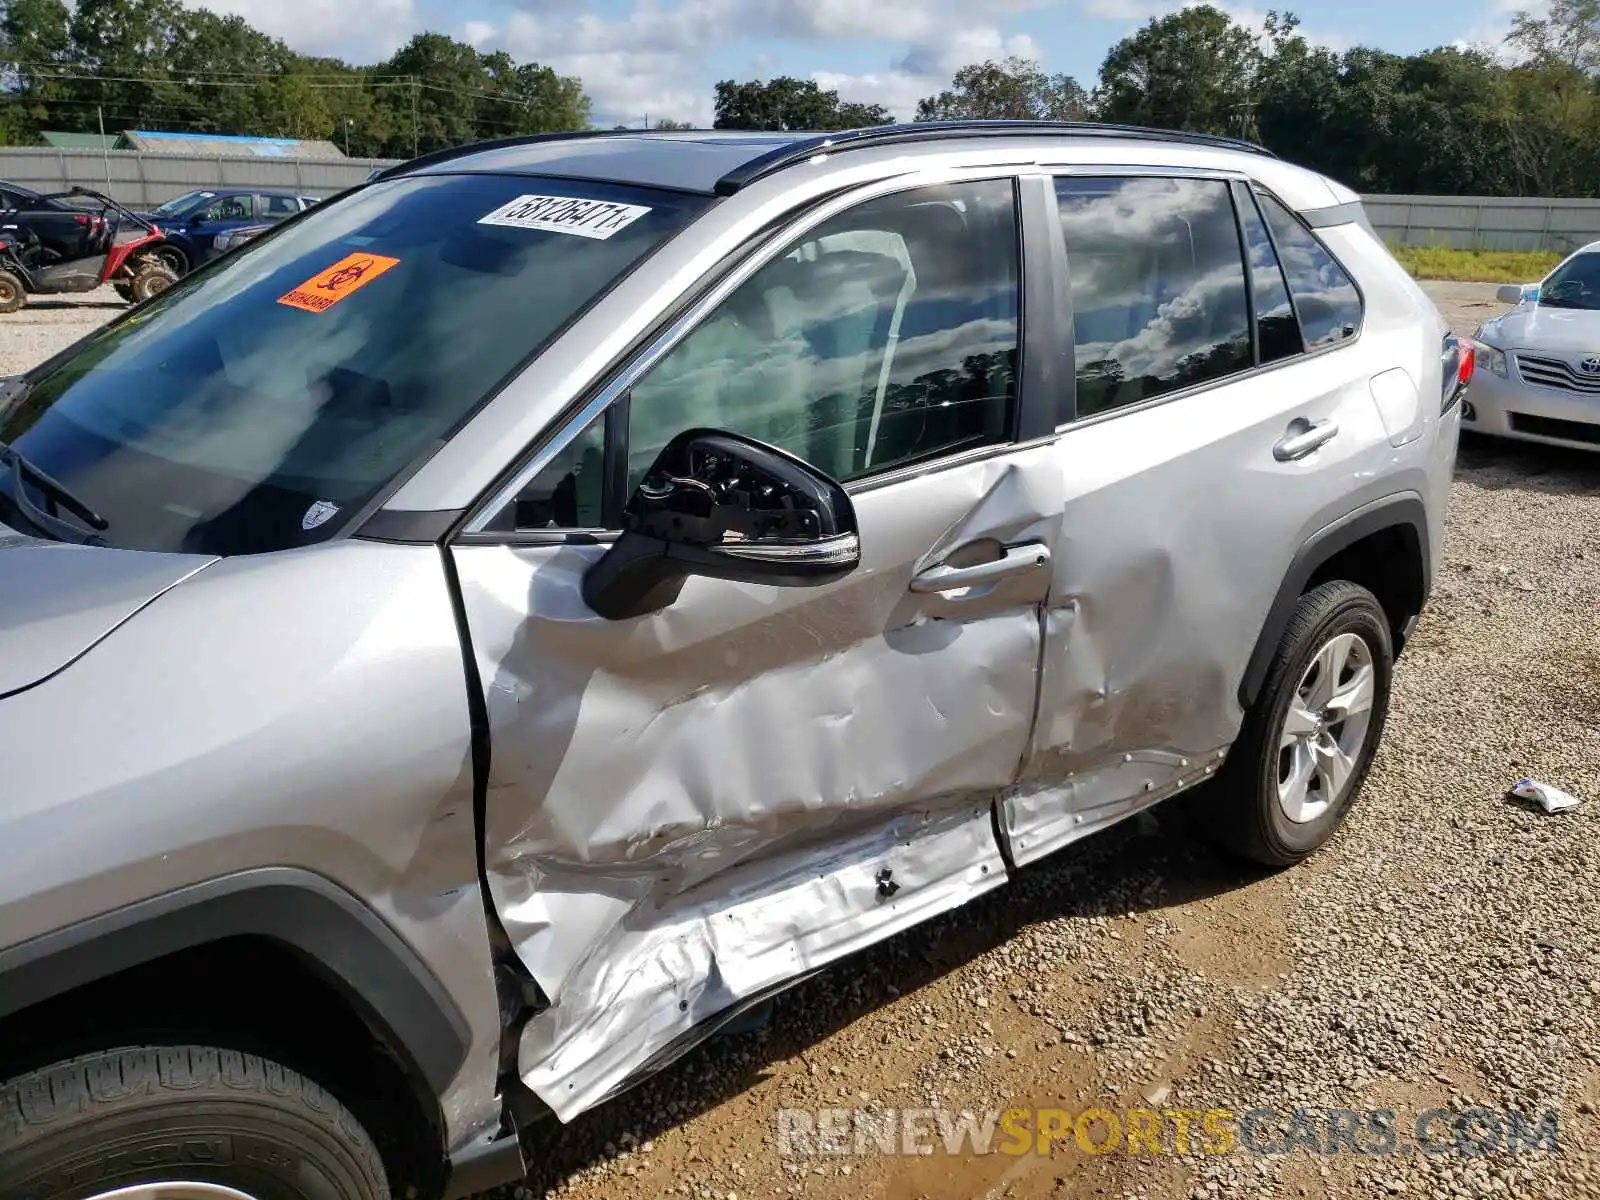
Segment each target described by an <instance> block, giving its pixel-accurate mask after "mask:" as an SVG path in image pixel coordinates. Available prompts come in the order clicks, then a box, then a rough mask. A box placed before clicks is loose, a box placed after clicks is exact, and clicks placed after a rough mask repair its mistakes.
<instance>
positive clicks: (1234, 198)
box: [1228, 179, 1305, 367]
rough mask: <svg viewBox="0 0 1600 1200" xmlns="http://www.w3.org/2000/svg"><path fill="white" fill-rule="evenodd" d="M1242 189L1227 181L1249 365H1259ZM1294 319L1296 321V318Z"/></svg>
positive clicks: (1258, 324)
mask: <svg viewBox="0 0 1600 1200" xmlns="http://www.w3.org/2000/svg"><path fill="white" fill-rule="evenodd" d="M1244 190H1246V189H1245V186H1244V184H1242V183H1240V182H1239V181H1238V180H1237V179H1234V180H1230V181H1229V183H1228V199H1229V201H1230V202H1231V203H1232V205H1233V232H1234V234H1235V235H1236V236H1237V237H1238V239H1239V256H1240V261H1241V262H1243V264H1244V309H1245V312H1246V313H1248V314H1249V321H1250V365H1251V366H1252V367H1259V366H1260V365H1261V312H1260V310H1259V309H1257V308H1256V281H1255V271H1253V270H1252V269H1251V266H1250V241H1249V239H1248V238H1247V237H1246V236H1245V232H1244V201H1243V200H1241V199H1240V197H1239V193H1240V192H1242V191H1244ZM1250 203H1251V204H1252V205H1253V204H1255V201H1254V200H1251V201H1250ZM1262 224H1263V225H1265V224H1266V222H1265V221H1263V222H1262ZM1267 245H1269V246H1271V245H1272V243H1271V242H1268V243H1267ZM1272 253H1273V257H1274V259H1276V257H1277V253H1278V252H1277V249H1276V248H1274V249H1273V251H1272ZM1278 273H1279V274H1280V275H1281V274H1283V266H1282V264H1279V266H1278ZM1283 290H1284V292H1285V293H1287V292H1288V291H1289V281H1288V280H1287V279H1285V280H1284V282H1283ZM1291 303H1292V301H1291ZM1296 320H1297V321H1298V318H1296ZM1300 344H1301V346H1302V347H1303V346H1304V345H1305V338H1304V337H1302V338H1301V339H1300Z"/></svg>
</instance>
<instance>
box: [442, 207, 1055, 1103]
mask: <svg viewBox="0 0 1600 1200" xmlns="http://www.w3.org/2000/svg"><path fill="white" fill-rule="evenodd" d="M952 188H953V190H952ZM1012 188H1013V181H1012V180H1010V179H1008V178H1002V179H998V180H988V181H979V182H975V183H972V184H970V185H951V187H946V188H942V189H940V188H936V189H912V190H910V191H903V192H897V193H896V194H895V195H894V196H890V197H885V198H882V199H880V200H878V201H875V202H864V203H860V204H850V205H846V206H844V208H843V209H842V211H839V212H837V213H836V214H835V215H834V216H833V217H831V218H826V219H823V218H818V219H821V220H822V224H821V225H820V226H818V227H816V228H813V229H810V230H809V231H804V232H798V233H797V234H796V241H795V243H794V245H793V247H792V249H790V250H789V251H787V252H782V251H780V252H779V253H778V254H777V255H776V256H775V257H774V258H773V259H772V260H771V261H770V262H769V263H768V264H767V265H765V266H762V267H761V268H760V269H759V270H755V271H754V272H753V273H750V274H749V275H748V278H747V279H745V281H744V282H742V283H740V284H739V286H738V287H737V289H736V290H734V291H732V293H731V294H730V295H728V296H726V297H725V298H724V299H722V300H720V301H718V302H717V303H716V304H714V305H708V306H707V307H706V309H705V311H703V312H702V313H701V314H700V315H699V316H698V317H697V318H696V320H695V321H694V322H693V325H692V328H691V330H690V332H689V333H688V334H687V336H684V337H682V340H681V341H678V340H674V341H673V342H672V343H671V346H670V349H668V350H666V352H665V353H664V354H663V356H661V357H660V358H659V360H658V361H655V362H654V365H653V366H651V367H650V368H649V369H648V370H647V371H645V372H644V373H643V374H642V375H641V376H640V377H639V378H637V379H636V380H634V381H632V382H631V385H630V387H629V388H628V390H627V392H626V393H623V394H619V395H618V397H617V400H618V403H621V402H622V401H623V400H625V401H626V406H627V407H626V408H625V409H624V410H622V411H624V412H626V413H627V417H626V422H627V438H626V472H627V474H628V476H629V478H630V479H633V478H637V477H638V476H639V475H640V474H642V473H643V471H644V470H645V468H647V467H648V465H649V462H650V461H651V459H652V457H653V455H654V453H655V451H656V449H657V448H658V447H659V446H660V445H661V444H663V443H664V442H665V441H666V440H667V439H668V438H669V437H671V436H672V435H673V434H675V433H676V432H678V431H679V430H680V429H682V428H687V427H689V426H692V425H707V424H710V425H717V426H720V427H722V428H727V429H732V430H734V431H736V432H740V433H744V434H746V435H748V436H754V437H758V438H762V439H763V440H767V441H771V442H774V443H777V444H780V445H783V446H784V447H785V448H786V449H790V450H793V451H794V452H796V453H801V454H803V455H805V456H806V457H808V458H810V459H811V460H812V461H813V462H818V463H822V464H825V466H826V468H827V469H829V470H830V471H832V472H833V473H835V474H836V476H838V477H841V478H845V479H846V480H847V481H848V485H849V487H850V490H851V493H852V497H853V500H854V503H855V505H856V510H857V519H858V524H859V529H860V537H861V546H862V561H861V565H860V567H859V569H858V570H856V571H855V572H854V573H853V574H852V575H850V576H849V577H847V578H845V579H843V580H841V581H839V582H837V583H834V584H831V585H828V586H826V587H819V588H793V589H788V588H778V587H766V586H750V585H741V584H736V583H731V582H727V581H719V580H709V579H690V580H689V581H688V582H687V583H686V585H685V586H684V588H683V591H682V593H681V595H680V597H679V599H678V600H677V601H676V602H675V603H674V604H672V605H671V606H670V607H669V608H667V609H665V610H663V611H661V612H659V613H655V614H652V615H649V616H646V617H642V618H639V619H636V620H628V621H616V622H613V621H607V620H604V619H602V618H600V617H599V616H597V615H596V614H595V613H594V612H592V611H590V610H589V609H588V608H587V606H586V605H585V604H584V602H583V599H582V595H581V587H580V584H581V580H582V577H583V574H584V572H585V571H586V570H587V569H588V568H589V567H590V566H591V565H593V564H594V563H595V562H596V561H598V559H599V558H600V557H601V555H602V554H603V553H604V552H605V549H606V546H605V544H604V539H603V536H601V538H600V542H599V544H596V536H594V535H589V536H585V535H579V534H573V535H570V536H569V535H566V534H563V533H561V532H560V531H559V530H550V529H548V528H546V529H545V531H544V532H543V533H542V534H540V535H538V536H541V537H543V538H544V539H545V540H546V542H547V544H527V543H528V542H529V540H530V538H532V537H533V536H534V535H533V534H531V533H524V534H521V535H517V536H513V537H509V538H507V539H505V540H504V541H503V543H502V544H486V542H485V540H484V539H482V538H480V539H479V540H478V542H477V544H460V545H457V546H455V547H454V548H453V550H452V553H453V557H454V561H455V566H456V571H457V573H458V575H459V579H460V586H461V590H462V595H463V599H464V606H465V614H466V619H467V625H468V629H469V633H470V637H471V643H472V651H473V655H474V658H475V662H476V666H477V671H478V674H479V676H480V677H481V686H482V689H483V695H484V700H485V704H486V707H487V715H488V723H489V733H490V763H489V777H488V793H487V810H486V829H485V835H486V837H485V841H486V847H485V855H486V867H487V875H488V882H489V886H490V889H491V892H492V896H493V901H494V904H495V907H496V909H497V911H498V913H499V916H500V919H501V921H502V923H503V924H504V927H505V929H506V931H507V933H508V934H509V936H510V939H511V941H512V943H513V945H514V947H515V950H516V952H517V954H518V955H519V957H520V959H521V961H522V962H523V964H524V965H525V966H526V968H527V970H528V971H529V973H530V974H531V975H532V976H533V977H534V979H535V980H537V981H538V983H539V985H540V987H541V989H542V990H543V991H544V993H545V994H546V995H547V996H548V998H549V1000H550V1002H551V1003H550V1007H549V1008H548V1009H547V1010H546V1011H544V1012H542V1013H540V1014H539V1015H537V1016H535V1017H534V1018H532V1020H531V1021H530V1023H529V1024H528V1026H527V1028H526V1030H525V1034H524V1037H523V1041H522V1045H521V1050H520V1069H521V1074H522V1077H523V1079H524V1080H525V1082H526V1083H527V1084H528V1086H529V1087H530V1088H531V1089H532V1090H533V1091H534V1092H536V1093H537V1094H538V1095H539V1096H540V1097H541V1098H542V1099H544V1100H545V1101H546V1102H547V1103H549V1104H550V1105H551V1106H552V1108H553V1109H554V1110H555V1111H556V1113H557V1114H558V1115H559V1116H560V1117H561V1118H562V1119H563V1120H567V1119H571V1118H572V1117H573V1116H575V1115H576V1114H577V1113H579V1112H581V1111H583V1110H584V1109H586V1108H588V1107H590V1106H591V1105H593V1104H595V1103H597V1102H598V1101H600V1100H601V1099H604V1098H605V1097H606V1096H607V1095H608V1094H610V1093H611V1092H612V1091H613V1090H614V1089H616V1088H617V1087H618V1086H619V1085H621V1084H623V1083H624V1082H625V1081H626V1080H628V1079H629V1078H630V1077H633V1076H636V1075H637V1074H638V1073H639V1072H640V1071H641V1070H642V1069H644V1068H645V1067H646V1066H647V1065H653V1064H656V1063H659V1062H660V1061H662V1060H663V1059H664V1058H666V1057H670V1056H671V1055H672V1054H673V1053H674V1051H675V1049H676V1048H677V1047H678V1046H680V1045H681V1044H682V1041H683V1039H684V1038H685V1037H686V1036H688V1035H690V1034H691V1031H693V1030H694V1029H695V1027H696V1026H700V1025H702V1024H703V1023H704V1022H705V1021H706V1020H707V1019H708V1018H711V1017H713V1016H715V1015H716V1014H718V1013H721V1012H725V1011H727V1010H728V1009H729V1008H730V1007H732V1006H734V1005H736V1004H738V1003H739V1002H741V1001H744V1000H748V999H750V998H752V997H757V996H760V995H761V994H763V993H765V992H768V991H770V990H771V989H773V988H775V987H776V986H778V985H780V984H782V983H783V982H785V981H786V980H791V979H793V978H795V977H797V976H800V975H803V974H804V973H806V972H808V971H810V970H812V969H815V968H817V967H820V966H822V965H824V964H826V963H828V962H831V961H833V960H835V959H837V958H839V957H840V956H842V955H844V954H847V953H849V952H851V951H854V950H857V949H860V948H861V947H863V946H866V945H869V944H871V943H872V942H874V941H877V940H879V939H881V938H883V937H886V936H888V935H889V934H891V933H893V932H895V931H896V930H899V929H903V928H905V927H907V926H909V925H911V924H913V923H915V922H917V921H920V920H923V919H925V918H927V917H930V916H932V915H934V914H936V913H938V912H941V911H944V910H947V909H949V908H951V907H953V906H955V905H957V904H960V903H962V902H964V901H966V900H968V899H971V898H972V897H974V896H976V895H978V894H980V893H982V892H984V891H986V890H988V889H990V888H993V887H996V886H998V885H999V884H1000V883H1001V882H1002V881H1003V879H1004V876H1005V867H1004V863H1003V861H1002V858H1001V856H1000V853H999V849H998V844H997V841H996V839H995V836H994V830H993V820H992V812H993V803H994V800H995V798H996V797H997V795H998V794H999V791H1000V789H1002V788H1004V787H1006V786H1007V785H1008V784H1010V783H1012V782H1013V781H1014V780H1015V779H1016V777H1017V771H1018V768H1019V765H1020V763H1021V761H1022V759H1023V757H1024V755H1025V753H1026V749H1027V742H1028V735H1029V730H1030V726H1031V722H1032V719H1033V714H1034V706H1035V700H1036V690H1037V685H1038V663H1039V655H1040V651H1041V648H1042V637H1041V623H1040V622H1041V615H1042V611H1043V605H1044V601H1045V598H1046V595H1047V592H1048V589H1049V586H1050V546H1051V544H1052V543H1053V541H1054V540H1055V536H1056V525H1057V522H1058V520H1059V514H1060V480H1059V473H1058V467H1057V464H1056V462H1055V460H1054V457H1053V454H1052V451H1051V448H1050V447H1049V446H1048V445H1038V444H1034V445H1032V446H1030V447H1028V448H1026V449H1018V448H1015V447H1016V443H1015V441H1014V434H1015V424H1014V420H1013V418H1014V417H1015V414H1016V405H1017V392H1018V384H1017V378H1016V376H1017V372H1016V366H1017V351H1018V341H1019V337H1020V328H1019V312H1020V301H1019V295H1018V289H1019V286H1020V284H1019V274H1020V269H1019V260H1018V245H1017V238H1018V234H1017V230H1016V228H1015V224H1014V222H1015V217H1014V212H1015V206H1014V203H1013V199H1012V197H1013V193H1012ZM838 207H839V206H838V205H836V206H835V208H838ZM669 336H671V335H669ZM841 381H859V382H850V383H848V385H847V384H846V383H842V382H841ZM847 386H848V387H849V388H851V389H855V390H852V391H847V390H846V387H847ZM602 394H603V393H602ZM797 416H798V417H800V418H803V419H799V420H796V419H795V418H796V417H797ZM620 421H621V418H617V417H614V418H613V425H614V427H615V425H617V424H620ZM604 423H605V422H604V418H603V417H601V418H598V419H597V421H596V424H594V425H591V426H589V427H587V428H585V429H582V430H576V429H575V430H572V431H569V432H568V433H564V434H563V435H562V436H561V438H559V439H558V441H559V442H561V443H562V444H563V445H564V446H565V449H564V450H562V451H561V452H560V453H556V454H553V455H550V456H547V457H549V466H548V467H546V468H543V469H541V471H540V472H539V474H538V475H536V476H535V477H534V478H533V479H532V481H531V482H530V483H529V484H528V486H527V487H526V488H524V489H523V494H522V497H521V499H520V510H519V511H520V512H521V514H522V515H521V516H520V518H519V520H520V521H521V522H522V523H524V524H530V523H531V524H537V523H539V522H541V521H544V522H545V523H546V525H547V526H548V525H549V524H550V523H561V522H566V523H571V522H578V523H588V524H591V525H603V524H604V523H605V522H604V517H605V504H604V503H603V499H602V498H599V494H598V493H597V492H595V491H594V486H595V481H596V480H599V479H604V478H612V477H613V476H614V471H616V470H620V469H621V468H618V467H616V465H615V460H614V459H609V458H607V454H608V453H609V454H612V455H615V454H616V453H617V452H618V449H619V448H618V442H619V441H621V440H622V439H619V438H617V437H615V436H613V437H612V438H611V439H609V441H610V446H611V448H610V450H609V451H608V450H607V449H606V444H607V441H608V439H607V438H605V437H604V436H602V433H601V432H600V431H601V430H603V428H604ZM614 432H615V429H614ZM586 472H587V473H586ZM563 497H564V499H563ZM490 541H492V539H490Z"/></svg>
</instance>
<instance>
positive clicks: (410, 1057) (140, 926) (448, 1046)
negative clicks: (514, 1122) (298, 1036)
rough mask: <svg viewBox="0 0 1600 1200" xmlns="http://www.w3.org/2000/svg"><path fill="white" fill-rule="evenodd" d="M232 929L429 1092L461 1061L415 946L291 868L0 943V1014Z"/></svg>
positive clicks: (444, 997) (458, 1038)
mask: <svg viewBox="0 0 1600 1200" xmlns="http://www.w3.org/2000/svg"><path fill="white" fill-rule="evenodd" d="M239 936H256V937H262V938H266V939H269V940H272V941H274V942H277V943H279V944H282V945H284V946H286V947H288V948H290V949H292V950H296V951H298V952H299V953H300V954H301V955H303V956H305V957H306V958H308V959H310V960H311V961H313V962H314V963H315V964H317V965H318V966H320V967H321V968H322V971H323V973H324V974H325V975H326V976H327V978H328V981H329V982H330V984H332V985H333V986H334V987H335V989H336V990H338V991H340V992H341V993H342V994H343V998H344V999H345V1000H346V1002H349V1003H351V1004H352V1007H353V1008H355V1009H356V1011H357V1013H358V1015H360V1016H361V1018H362V1019H363V1020H364V1021H366V1022H367V1023H368V1024H369V1025H376V1026H377V1029H378V1032H379V1034H380V1035H381V1036H383V1037H384V1039H385V1040H386V1041H388V1043H389V1045H390V1048H391V1049H392V1050H394V1051H395V1052H396V1053H398V1054H399V1055H401V1056H402V1058H403V1059H404V1060H405V1065H406V1067H407V1068H408V1069H410V1070H412V1071H414V1072H415V1074H416V1076H417V1077H418V1078H419V1079H420V1080H421V1081H423V1082H425V1083H426V1084H427V1085H428V1087H429V1089H430V1090H431V1091H432V1093H433V1095H434V1096H435V1097H436V1098H437V1097H438V1096H440V1095H442V1094H443V1092H444V1091H445V1089H446V1088H447V1087H448V1086H449V1084H450V1082H451V1080H453V1079H454V1078H455V1076H456V1074H457V1072H459V1070H460V1069H461V1066H462V1064H463V1063H464V1062H465V1061H466V1057H467V1051H468V1047H469V1044H470V1032H469V1030H468V1026H467V1023H466V1020H465V1018H464V1017H463V1016H462V1014H461V1011H460V1009H459V1008H457V1007H456V1005H455V1002H454V1001H453V1000H452V999H451V998H450V996H449V994H448V993H447V992H446V991H445V989H444V987H443V985H442V984H440V982H439V981H438V979H437V978H436V977H435V976H434V975H433V973H432V971H431V970H429V968H428V967H427V965H426V964H425V963H423V961H422V960H421V958H419V957H418V956H417V954H416V952H415V951H413V950H412V949H411V948H410V947H409V946H408V945H407V944H406V943H405V942H404V941H403V940H402V939H401V938H400V936H399V934H397V933H396V932H395V931H394V930H393V929H391V928H390V927H389V925H388V924H387V923H386V922H385V921H384V920H383V919H382V918H381V917H380V916H378V914H377V913H375V912H373V911H372V909H371V908H369V907H368V906H367V905H366V904H364V903H363V902H362V901H361V900H359V899H357V898H356V897H355V896H353V895H351V894H350V893H349V892H348V891H346V890H345V889H344V888H342V887H340V886H339V885H338V884H335V883H333V882H332V881H331V880H329V879H327V878H325V877H324V876H321V875H318V874H315V873H313V872H310V871H305V870H301V869H298V868H293V867H260V868H255V869H253V870H248V871H241V872H237V873H234V874H229V875H225V876H221V877H219V878H216V879H211V880H207V881H205V882H202V883H196V884H192V885H190V886H187V887H183V888H179V889H177V890H175V891H171V892H167V893H165V894H163V895H161V896H157V897H154V898H152V899H148V900H142V901H139V902H137V903H134V904H130V905H127V906H126V907H123V908H119V909H114V910H112V911H111V912H108V913H103V914H101V915H99V916H95V917H90V918H87V919H86V920H83V921H79V922H77V923H76V924H73V925H69V926H67V927H66V928H64V929H60V930H57V931H54V932H52V933H47V934H42V935H40V936H39V937H36V938H32V939H30V940H28V941H25V942H22V943H20V944H18V945H15V946H12V947H9V948H8V949H5V950H0V1018H4V1017H8V1016H11V1015H12V1014H14V1013H17V1012H20V1011H22V1010H23V1009H26V1008H29V1007H32V1006H33V1005H36V1004H39V1003H42V1002H44V1001H48V1000H50V999H53V998H55V997H57V996H61V995H64V994H66V993H67V992H70V991H73V990H75V989H77V988H80V987H84V986H87V985H90V984H93V983H95V982H97V981H99V980H102V979H106V978H108V977H110V976H112V975H115V974H117V973H118V972H121V971H125V970H128V969H130V968H133V967H138V966H142V965H144V964H146V963H149V962H152V961H153V960H155V959H158V958H162V957H164V956H166V955H168V954H173V953H177V952H179V951H182V950H192V949H197V948H199V947H202V946H205V945H207V944H208V943H212V942H218V941H221V940H223V939H225V938H231V937H239Z"/></svg>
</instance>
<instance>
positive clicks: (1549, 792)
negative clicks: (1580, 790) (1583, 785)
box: [1511, 779, 1583, 813]
mask: <svg viewBox="0 0 1600 1200" xmlns="http://www.w3.org/2000/svg"><path fill="white" fill-rule="evenodd" d="M1511 794H1512V795H1513V796H1520V797H1521V798H1522V799H1524V800H1533V801H1535V802H1536V803H1537V804H1538V805H1539V807H1540V808H1542V809H1544V810H1545V812H1547V813H1561V812H1566V811H1567V810H1568V809H1572V808H1577V807H1578V805H1580V804H1582V803H1583V801H1581V800H1579V799H1578V798H1577V797H1576V796H1573V795H1571V794H1569V793H1567V792H1563V791H1562V790H1561V789H1560V788H1558V787H1551V786H1550V785H1549V784H1548V783H1540V782H1539V781H1538V780H1537V779H1519V780H1517V781H1516V783H1514V784H1512V785H1511Z"/></svg>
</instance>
